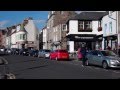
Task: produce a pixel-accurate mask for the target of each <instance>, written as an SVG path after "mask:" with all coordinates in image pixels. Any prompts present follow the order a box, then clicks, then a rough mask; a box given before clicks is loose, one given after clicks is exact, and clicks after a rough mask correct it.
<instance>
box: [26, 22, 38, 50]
mask: <svg viewBox="0 0 120 90" xmlns="http://www.w3.org/2000/svg"><path fill="white" fill-rule="evenodd" d="M25 30H26V31H27V41H33V42H34V43H35V46H36V47H37V49H39V39H38V40H37V39H36V36H37V35H38V34H39V31H38V29H37V27H36V26H35V23H34V21H33V20H28V24H27V25H26V26H25Z"/></svg>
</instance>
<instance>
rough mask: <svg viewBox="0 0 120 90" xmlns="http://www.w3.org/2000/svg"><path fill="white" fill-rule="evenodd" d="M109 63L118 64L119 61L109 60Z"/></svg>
mask: <svg viewBox="0 0 120 90" xmlns="http://www.w3.org/2000/svg"><path fill="white" fill-rule="evenodd" d="M110 63H111V64H114V63H119V61H118V60H110Z"/></svg>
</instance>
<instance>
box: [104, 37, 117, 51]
mask: <svg viewBox="0 0 120 90" xmlns="http://www.w3.org/2000/svg"><path fill="white" fill-rule="evenodd" d="M108 46H109V47H110V48H111V50H113V51H115V52H116V53H117V47H118V45H117V35H111V36H106V37H104V49H105V50H106V49H107V47H108Z"/></svg>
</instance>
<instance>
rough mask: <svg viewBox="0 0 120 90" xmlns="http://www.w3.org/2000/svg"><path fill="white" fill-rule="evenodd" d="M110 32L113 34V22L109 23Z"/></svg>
mask: <svg viewBox="0 0 120 90" xmlns="http://www.w3.org/2000/svg"><path fill="white" fill-rule="evenodd" d="M109 30H110V32H111V33H112V22H110V23H109Z"/></svg>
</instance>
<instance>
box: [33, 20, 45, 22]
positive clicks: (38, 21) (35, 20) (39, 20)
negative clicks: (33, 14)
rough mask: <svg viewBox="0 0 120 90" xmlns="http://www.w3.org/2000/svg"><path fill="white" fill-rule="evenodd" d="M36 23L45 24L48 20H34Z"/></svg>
mask: <svg viewBox="0 0 120 90" xmlns="http://www.w3.org/2000/svg"><path fill="white" fill-rule="evenodd" d="M34 22H35V23H45V22H46V20H34Z"/></svg>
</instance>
